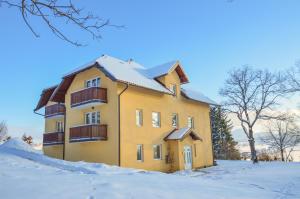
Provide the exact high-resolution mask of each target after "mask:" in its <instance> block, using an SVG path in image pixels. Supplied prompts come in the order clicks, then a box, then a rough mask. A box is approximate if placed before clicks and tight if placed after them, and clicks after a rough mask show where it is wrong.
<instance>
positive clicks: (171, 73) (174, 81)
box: [146, 61, 189, 95]
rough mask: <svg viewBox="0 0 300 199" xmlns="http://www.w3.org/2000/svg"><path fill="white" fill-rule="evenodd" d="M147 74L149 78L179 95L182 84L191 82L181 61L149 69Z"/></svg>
mask: <svg viewBox="0 0 300 199" xmlns="http://www.w3.org/2000/svg"><path fill="white" fill-rule="evenodd" d="M146 74H147V76H148V77H149V78H153V79H155V80H156V81H158V82H159V83H161V84H163V85H164V86H165V87H166V88H168V89H169V90H170V91H172V92H173V93H174V95H178V94H179V93H180V89H181V88H180V87H181V84H186V83H188V82H189V80H188V78H187V76H186V74H185V72H184V71H183V68H182V66H181V64H180V62H179V61H171V62H168V63H165V64H162V65H158V66H155V67H153V68H150V69H147V70H146Z"/></svg>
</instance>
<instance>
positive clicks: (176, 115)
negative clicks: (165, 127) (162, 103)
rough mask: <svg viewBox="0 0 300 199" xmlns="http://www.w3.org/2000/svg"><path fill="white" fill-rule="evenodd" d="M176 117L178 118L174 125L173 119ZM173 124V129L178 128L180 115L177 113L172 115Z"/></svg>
mask: <svg viewBox="0 0 300 199" xmlns="http://www.w3.org/2000/svg"><path fill="white" fill-rule="evenodd" d="M174 117H176V120H175V121H176V122H175V123H176V124H175V125H174V123H173V118H174ZM171 123H172V127H174V128H178V114H177V113H172V118H171Z"/></svg>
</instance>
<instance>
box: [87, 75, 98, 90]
mask: <svg viewBox="0 0 300 199" xmlns="http://www.w3.org/2000/svg"><path fill="white" fill-rule="evenodd" d="M99 86H100V78H99V77H97V78H94V79H90V80H87V81H86V82H85V87H86V88H90V87H99Z"/></svg>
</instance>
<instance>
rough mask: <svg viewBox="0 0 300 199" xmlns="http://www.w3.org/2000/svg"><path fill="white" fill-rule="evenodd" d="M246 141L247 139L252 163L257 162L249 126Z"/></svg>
mask: <svg viewBox="0 0 300 199" xmlns="http://www.w3.org/2000/svg"><path fill="white" fill-rule="evenodd" d="M248 141H249V146H250V151H251V160H252V161H253V163H258V159H257V156H256V150H255V141H254V137H253V130H252V128H249V140H248Z"/></svg>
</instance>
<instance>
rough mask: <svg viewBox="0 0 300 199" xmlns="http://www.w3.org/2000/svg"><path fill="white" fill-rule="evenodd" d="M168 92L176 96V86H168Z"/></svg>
mask: <svg viewBox="0 0 300 199" xmlns="http://www.w3.org/2000/svg"><path fill="white" fill-rule="evenodd" d="M170 90H171V92H172V93H173V95H174V96H177V86H176V84H170Z"/></svg>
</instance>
